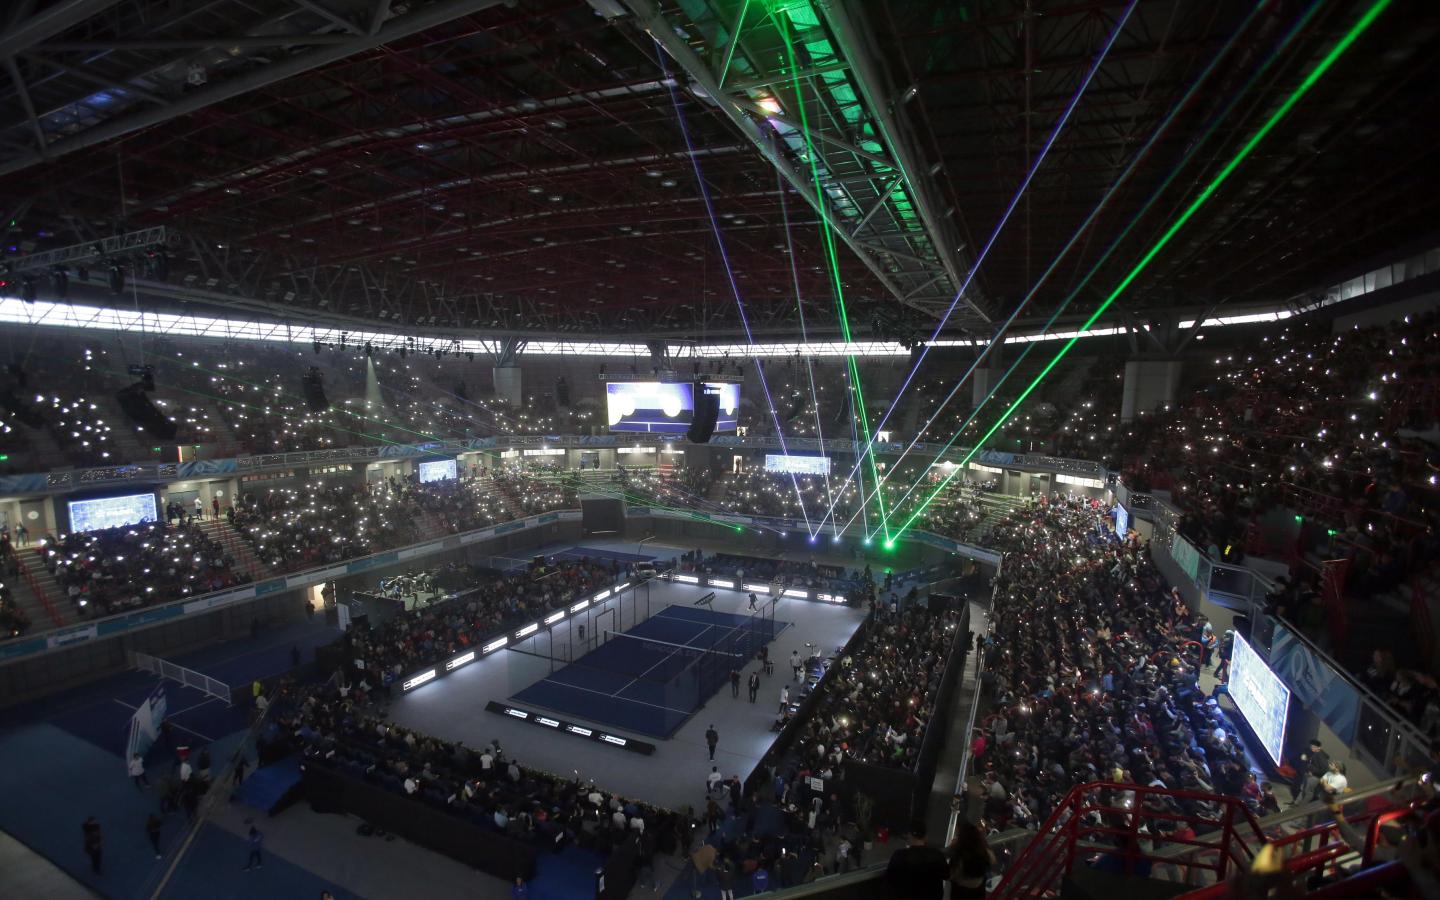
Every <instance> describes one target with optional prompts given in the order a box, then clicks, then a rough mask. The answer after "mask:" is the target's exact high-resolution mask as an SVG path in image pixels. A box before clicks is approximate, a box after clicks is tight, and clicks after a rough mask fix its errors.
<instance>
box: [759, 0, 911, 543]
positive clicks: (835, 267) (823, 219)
mask: <svg viewBox="0 0 1440 900" xmlns="http://www.w3.org/2000/svg"><path fill="white" fill-rule="evenodd" d="M771 14H772V16H773V18H774V20H775V22H776V25H777V26H778V30H779V33H780V40H781V42H782V43H783V44H784V45H785V59H786V62H787V63H788V64H789V66H790V80H791V85H792V87H793V89H794V92H795V105H796V106H797V107H799V112H800V137H801V139H802V140H803V141H804V142H805V158H806V162H808V163H809V166H810V178H811V181H812V182H813V183H814V186H815V197H816V200H817V201H818V202H817V203H816V208H817V210H818V211H819V213H820V234H821V236H822V239H823V243H824V246H825V261H826V264H827V267H828V268H829V270H830V281H831V284H832V286H833V288H834V291H835V308H836V311H837V313H838V317H839V320H840V335H841V337H842V339H843V340H844V341H845V345H846V346H847V347H850V346H853V344H854V340H853V338H852V337H851V332H850V315H849V312H848V311H847V310H846V307H845V287H844V281H843V279H842V278H841V275H840V259H839V255H838V253H837V251H836V249H835V234H834V230H833V229H835V228H837V227H838V226H837V225H835V224H833V223H832V222H831V221H830V213H829V204H828V203H827V202H826V200H825V196H826V195H825V191H824V189H823V188H822V187H821V185H820V169H819V167H818V166H817V165H816V164H815V158H816V153H815V145H814V143H813V142H812V141H811V140H810V124H809V118H808V115H807V113H806V112H805V97H804V95H803V94H802V93H801V88H800V72H799V68H798V67H797V66H796V63H795V44H794V42H793V41H792V40H791V39H790V20H789V11H788V9H787V8H785V7H783V5H782V6H780V7H778V12H777V10H776V9H772V10H771ZM817 92H818V88H817ZM901 174H902V175H903V174H904V171H903V170H902V171H901ZM845 363H846V366H847V368H848V370H849V373H850V385H851V387H853V388H854V391H855V395H854V401H853V403H852V405H853V407H854V410H853V411H852V412H858V413H859V420H860V430H861V434H862V435H863V436H864V438H865V458H866V459H867V460H868V461H869V463H870V476H871V480H872V481H875V482H877V483H878V482H879V480H880V475H879V469H878V468H877V466H876V464H875V452H874V442H873V441H872V440H871V438H870V415H869V413H867V412H866V411H865V392H864V390H863V388H861V386H860V368H859V366H858V365H856V363H855V354H853V353H847V354H846V355H845ZM876 503H877V505H878V507H879V510H880V524H881V526H882V527H883V528H884V529H885V536H886V537H887V538H888V537H889V536H890V527H889V524H888V522H887V516H886V515H885V499H884V498H883V497H880V496H879V495H878V494H877V495H876ZM862 527H864V528H865V529H866V530H867V531H868V530H869V525H868V524H866V525H864V526H862Z"/></svg>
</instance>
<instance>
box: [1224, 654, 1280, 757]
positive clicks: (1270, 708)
mask: <svg viewBox="0 0 1440 900" xmlns="http://www.w3.org/2000/svg"><path fill="white" fill-rule="evenodd" d="M1229 691H1230V699H1231V700H1233V701H1235V708H1236V709H1238V710H1240V714H1241V715H1242V716H1244V717H1245V721H1246V722H1248V723H1250V728H1251V729H1252V730H1254V732H1255V735H1256V737H1258V738H1260V743H1261V744H1262V745H1264V747H1265V752H1266V753H1268V754H1270V758H1271V759H1272V760H1274V761H1275V762H1276V763H1277V764H1278V763H1279V762H1280V753H1281V752H1282V751H1283V750H1284V749H1285V719H1286V716H1288V715H1289V713H1290V689H1289V688H1288V687H1286V686H1285V682H1283V681H1281V680H1280V677H1279V676H1278V675H1276V674H1275V673H1274V672H1272V671H1270V667H1269V666H1267V665H1265V663H1264V661H1263V660H1261V659H1260V656H1259V654H1257V653H1256V652H1255V651H1254V650H1253V649H1251V647H1250V645H1249V644H1247V643H1246V642H1245V641H1244V639H1242V638H1241V637H1240V635H1238V634H1237V635H1235V652H1234V653H1233V654H1232V655H1231V657H1230V684H1229Z"/></svg>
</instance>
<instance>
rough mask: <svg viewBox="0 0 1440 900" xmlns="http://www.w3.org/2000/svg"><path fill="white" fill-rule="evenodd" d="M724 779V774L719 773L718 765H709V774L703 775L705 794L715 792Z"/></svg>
mask: <svg viewBox="0 0 1440 900" xmlns="http://www.w3.org/2000/svg"><path fill="white" fill-rule="evenodd" d="M724 780H725V778H724V776H722V775H721V774H720V767H719V766H711V767H710V774H709V775H706V776H705V795H706V796H709V795H710V794H713V793H715V790H716V788H718V787H720V782H722V781H724Z"/></svg>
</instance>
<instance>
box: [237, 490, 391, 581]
mask: <svg viewBox="0 0 1440 900" xmlns="http://www.w3.org/2000/svg"><path fill="white" fill-rule="evenodd" d="M226 515H227V516H228V517H229V518H230V523H231V524H232V525H233V526H234V527H235V528H236V529H238V530H239V531H240V533H241V534H242V535H244V536H245V538H246V539H247V540H249V541H250V544H251V546H252V547H253V548H254V551H255V556H256V557H257V558H258V559H260V561H261V562H263V563H264V564H265V565H267V566H269V567H270V568H271V569H272V570H273V571H277V572H280V571H287V570H293V569H299V568H305V567H307V566H318V565H324V564H327V563H333V562H339V561H341V560H346V559H354V558H356V557H359V556H365V555H368V554H370V553H375V552H377V551H380V550H384V549H388V548H390V547H398V546H403V545H404V544H408V543H413V542H414V541H416V540H418V539H419V531H418V528H417V525H416V521H415V519H414V517H413V516H411V515H409V514H408V510H407V509H406V508H405V502H404V499H403V492H402V491H401V490H399V489H392V486H391V485H390V484H387V483H380V484H377V485H375V486H373V487H372V488H371V489H368V490H367V489H366V488H364V487H360V486H356V485H353V484H345V483H339V482H332V483H329V484H327V483H325V481H323V480H320V481H316V482H313V483H310V484H306V485H302V486H300V487H298V488H272V489H269V490H267V491H265V493H263V494H259V495H257V494H255V493H253V492H246V493H245V494H244V495H242V497H241V498H240V504H239V505H238V506H236V507H232V508H229V509H227V510H226Z"/></svg>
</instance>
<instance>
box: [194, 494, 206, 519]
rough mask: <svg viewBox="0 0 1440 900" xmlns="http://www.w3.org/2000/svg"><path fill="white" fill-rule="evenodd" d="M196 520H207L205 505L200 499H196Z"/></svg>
mask: <svg viewBox="0 0 1440 900" xmlns="http://www.w3.org/2000/svg"><path fill="white" fill-rule="evenodd" d="M195 518H197V519H203V518H205V504H204V503H202V502H200V498H199V497H196V498H195Z"/></svg>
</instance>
